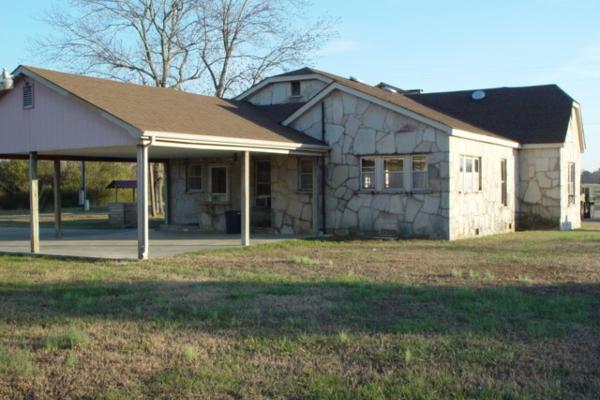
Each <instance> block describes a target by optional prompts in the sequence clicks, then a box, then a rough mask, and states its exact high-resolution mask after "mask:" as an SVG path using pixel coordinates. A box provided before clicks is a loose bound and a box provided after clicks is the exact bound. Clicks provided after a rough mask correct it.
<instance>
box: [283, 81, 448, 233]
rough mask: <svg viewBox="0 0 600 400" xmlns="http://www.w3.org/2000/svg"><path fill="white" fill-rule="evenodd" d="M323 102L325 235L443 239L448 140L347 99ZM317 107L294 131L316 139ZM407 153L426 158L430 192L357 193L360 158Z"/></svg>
mask: <svg viewBox="0 0 600 400" xmlns="http://www.w3.org/2000/svg"><path fill="white" fill-rule="evenodd" d="M324 101H325V141H326V142H327V144H329V145H330V146H331V152H330V154H329V157H328V159H327V160H326V162H327V172H326V219H327V228H328V231H330V232H332V231H333V232H336V233H340V234H346V233H367V234H373V233H375V234H379V233H384V234H397V235H402V236H407V237H408V236H428V237H434V238H448V237H449V229H448V135H446V134H445V133H444V132H441V131H438V130H436V129H434V128H432V127H430V126H428V125H425V124H423V123H420V122H418V121H416V120H413V119H410V118H407V117H404V116H402V115H401V114H398V113H396V112H393V111H389V110H387V109H385V108H383V107H380V106H378V105H375V104H372V103H370V102H368V101H366V100H363V99H360V98H358V97H355V96H353V95H350V94H346V93H342V92H339V91H336V92H333V93H332V94H331V95H329V96H328V97H327V98H326V99H325V100H324ZM320 107H321V106H320V105H316V106H315V107H313V109H312V110H310V111H309V112H307V113H305V114H304V115H303V116H302V117H300V118H299V119H298V120H296V121H295V122H294V123H293V127H294V128H296V129H298V130H300V131H303V132H305V133H307V134H309V135H311V136H314V137H319V138H320V133H319V131H320V126H321V122H320V121H321V119H320V118H321V111H320ZM412 153H421V154H427V156H428V170H429V189H427V190H424V191H423V190H422V191H412V192H411V191H408V192H407V191H401V190H396V191H394V192H373V191H362V190H360V183H359V175H360V171H359V162H360V156H363V155H364V156H367V155H392V154H403V155H404V154H412Z"/></svg>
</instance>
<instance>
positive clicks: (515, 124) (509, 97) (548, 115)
mask: <svg viewBox="0 0 600 400" xmlns="http://www.w3.org/2000/svg"><path fill="white" fill-rule="evenodd" d="M483 91H484V92H485V98H483V99H481V100H474V99H473V98H472V94H473V91H472V90H463V91H457V92H441V93H424V94H410V95H408V97H409V98H411V99H413V100H414V101H417V102H419V103H421V104H423V105H425V106H427V107H430V108H433V109H435V110H438V111H440V112H443V113H444V114H447V115H451V116H453V117H455V118H458V119H460V120H462V121H465V122H467V123H470V124H472V125H474V126H477V127H480V128H482V129H486V130H489V131H491V132H494V133H496V134H499V135H502V136H504V137H507V138H510V139H512V140H515V141H517V142H519V143H521V144H532V143H562V142H564V141H565V137H566V134H567V129H568V125H569V120H570V118H571V113H572V109H573V104H574V103H575V101H574V100H573V99H572V98H571V97H570V96H569V95H567V94H566V93H565V92H564V91H563V90H562V89H561V88H559V87H558V86H557V85H544V86H529V87H502V88H494V89H483Z"/></svg>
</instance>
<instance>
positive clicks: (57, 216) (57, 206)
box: [53, 160, 62, 238]
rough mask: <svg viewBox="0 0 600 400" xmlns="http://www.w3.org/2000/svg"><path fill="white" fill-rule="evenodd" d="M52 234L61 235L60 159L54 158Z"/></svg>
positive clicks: (57, 236) (58, 236)
mask: <svg viewBox="0 0 600 400" xmlns="http://www.w3.org/2000/svg"><path fill="white" fill-rule="evenodd" d="M53 186H54V236H55V237H56V238H60V237H61V236H62V210H61V207H62V205H61V199H60V160H54V185H53Z"/></svg>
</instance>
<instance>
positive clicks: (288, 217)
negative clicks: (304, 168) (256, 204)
mask: <svg viewBox="0 0 600 400" xmlns="http://www.w3.org/2000/svg"><path fill="white" fill-rule="evenodd" d="M298 161H299V157H296V156H286V155H274V156H272V157H271V192H272V197H271V209H272V210H271V216H272V217H271V222H272V228H273V231H274V232H276V233H281V234H285V235H289V234H308V233H311V232H312V226H313V224H312V220H313V200H312V192H301V191H299V190H298V187H299V185H298ZM317 182H319V179H317ZM314 189H316V190H317V191H318V184H317V187H316V188H314ZM319 209H320V208H319Z"/></svg>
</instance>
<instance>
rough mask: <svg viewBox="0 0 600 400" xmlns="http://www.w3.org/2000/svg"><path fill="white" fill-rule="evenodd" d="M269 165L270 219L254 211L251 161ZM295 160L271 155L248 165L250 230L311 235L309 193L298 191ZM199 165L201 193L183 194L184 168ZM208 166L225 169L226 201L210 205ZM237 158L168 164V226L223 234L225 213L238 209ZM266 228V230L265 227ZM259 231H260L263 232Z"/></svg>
mask: <svg viewBox="0 0 600 400" xmlns="http://www.w3.org/2000/svg"><path fill="white" fill-rule="evenodd" d="M267 158H268V159H270V161H271V210H270V215H268V214H267V215H265V211H267V212H269V210H268V209H267V210H265V209H262V208H261V209H259V208H257V207H254V206H253V205H254V204H255V200H254V188H255V184H254V182H255V180H254V170H255V169H254V161H255V160H256V159H261V160H264V159H267ZM298 160H299V157H297V156H288V155H273V156H268V155H265V156H253V157H252V158H251V162H250V181H251V185H250V202H251V211H250V220H251V225H252V227H255V226H258V227H261V228H265V225H266V228H265V229H266V230H267V231H268V230H271V231H273V232H275V233H281V234H308V233H311V232H312V226H313V225H312V218H313V203H312V193H311V192H301V191H299V190H298ZM191 162H194V163H200V164H201V165H202V167H203V168H202V182H203V185H202V190H200V191H187V192H186V182H185V179H186V173H185V168H186V166H187V165H188V164H189V163H191ZM210 165H227V166H228V167H229V199H230V200H229V201H228V202H227V203H224V204H222V203H216V204H215V203H211V202H209V201H208V200H209V194H208V179H209V172H208V171H209V167H210ZM240 168H241V164H240V158H239V157H238V158H237V159H236V160H234V159H233V158H231V157H229V158H203V159H197V160H174V161H171V172H170V190H171V193H170V198H171V202H172V204H171V221H169V224H171V225H194V226H198V227H199V228H200V230H201V231H203V232H221V233H222V232H225V211H227V210H239V209H240V202H241V197H240V190H241V189H240V185H241V181H240V176H241V175H240ZM269 225H270V227H269ZM265 229H262V231H265Z"/></svg>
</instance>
